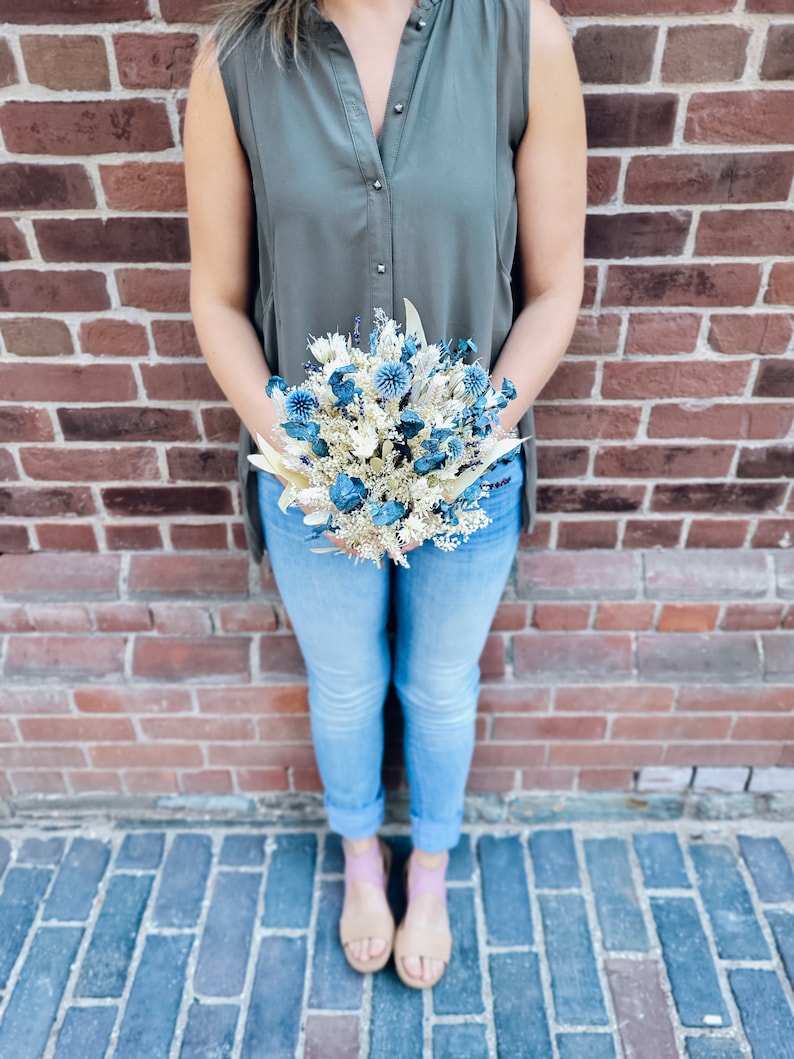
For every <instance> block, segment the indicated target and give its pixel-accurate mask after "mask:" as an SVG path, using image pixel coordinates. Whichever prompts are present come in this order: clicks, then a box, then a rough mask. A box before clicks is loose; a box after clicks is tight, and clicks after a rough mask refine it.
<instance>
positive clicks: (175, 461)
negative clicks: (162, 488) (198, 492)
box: [167, 445, 237, 482]
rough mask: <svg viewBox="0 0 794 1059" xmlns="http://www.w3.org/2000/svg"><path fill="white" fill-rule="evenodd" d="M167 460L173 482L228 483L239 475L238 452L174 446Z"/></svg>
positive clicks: (169, 451)
mask: <svg viewBox="0 0 794 1059" xmlns="http://www.w3.org/2000/svg"><path fill="white" fill-rule="evenodd" d="M167 459H168V474H169V478H170V480H171V481H172V482H228V481H229V480H230V479H234V478H235V476H236V474H237V451H236V450H234V451H232V450H231V449H221V448H215V447H214V448H202V449H197V448H188V447H183V446H180V445H174V446H171V447H170V448H169V450H168V456H167Z"/></svg>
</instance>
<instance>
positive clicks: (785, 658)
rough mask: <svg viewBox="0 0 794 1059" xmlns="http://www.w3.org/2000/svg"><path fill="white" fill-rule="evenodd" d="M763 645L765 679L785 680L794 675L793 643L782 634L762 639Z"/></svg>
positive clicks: (788, 637)
mask: <svg viewBox="0 0 794 1059" xmlns="http://www.w3.org/2000/svg"><path fill="white" fill-rule="evenodd" d="M762 640H763V644H764V670H765V674H766V677H767V679H770V678H771V679H772V680H773V681H774V679H775V678H776V677H778V678H783V680H785V679H786V678H788V677H790V676H791V675H792V674H794V643H793V642H792V638H791V637H790V636H788V635H786V634H784V633H778V634H774V633H773V634H772V635H767V636H763V637H762Z"/></svg>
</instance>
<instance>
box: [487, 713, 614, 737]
mask: <svg viewBox="0 0 794 1059" xmlns="http://www.w3.org/2000/svg"><path fill="white" fill-rule="evenodd" d="M605 732H606V720H605V719H604V718H603V717H586V716H581V715H579V716H577V717H537V716H531V717H521V716H515V715H513V716H507V717H495V718H494V720H493V728H492V732H491V738H492V739H493V740H494V741H495V742H498V741H499V740H505V741H509V740H520V741H527V740H553V741H556V740H558V739H601V738H603V736H604V734H605Z"/></svg>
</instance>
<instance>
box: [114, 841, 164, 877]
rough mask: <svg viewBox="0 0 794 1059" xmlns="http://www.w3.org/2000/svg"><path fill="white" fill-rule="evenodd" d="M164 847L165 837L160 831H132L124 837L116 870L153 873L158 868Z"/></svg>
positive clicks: (117, 858)
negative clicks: (127, 869) (126, 869)
mask: <svg viewBox="0 0 794 1059" xmlns="http://www.w3.org/2000/svg"><path fill="white" fill-rule="evenodd" d="M164 846H165V835H164V834H163V833H162V832H161V831H139V832H135V831H133V832H131V833H130V834H127V835H125V836H124V841H123V842H122V844H121V849H120V850H119V853H118V856H117V857H116V868H117V869H122V870H123V869H125V868H131V869H132V870H134V871H155V870H156V869H157V868H159V867H160V862H161V860H162V857H163V848H164Z"/></svg>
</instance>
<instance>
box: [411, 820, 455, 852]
mask: <svg viewBox="0 0 794 1059" xmlns="http://www.w3.org/2000/svg"><path fill="white" fill-rule="evenodd" d="M462 823H463V811H462V810H461V812H459V813H457V814H456V815H455V816H454V817H453V818H452V819H451V820H444V821H436V820H422V819H421V818H420V817H418V816H414V815H413V813H412V814H411V841H412V843H413V845H414V849H421V850H422V852H423V853H445V852H446V851H447V850H449V849H454V847H455V846H457V844H458V841H459V839H460V829H461V825H462Z"/></svg>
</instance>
